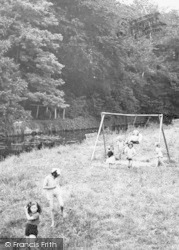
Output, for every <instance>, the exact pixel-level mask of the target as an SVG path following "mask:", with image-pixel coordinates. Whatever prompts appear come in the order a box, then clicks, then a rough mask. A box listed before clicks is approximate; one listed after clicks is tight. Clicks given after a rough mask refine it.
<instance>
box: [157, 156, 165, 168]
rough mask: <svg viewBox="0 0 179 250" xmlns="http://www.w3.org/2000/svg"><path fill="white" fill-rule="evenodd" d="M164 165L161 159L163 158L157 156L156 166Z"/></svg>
mask: <svg viewBox="0 0 179 250" xmlns="http://www.w3.org/2000/svg"><path fill="white" fill-rule="evenodd" d="M164 165H165V163H164V161H163V158H162V157H158V158H157V167H159V166H164Z"/></svg>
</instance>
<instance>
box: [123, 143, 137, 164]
mask: <svg viewBox="0 0 179 250" xmlns="http://www.w3.org/2000/svg"><path fill="white" fill-rule="evenodd" d="M125 154H126V158H127V160H128V168H131V167H132V164H133V158H134V156H135V155H136V151H135V149H134V148H133V143H132V142H129V143H128V144H127V147H126V148H125Z"/></svg>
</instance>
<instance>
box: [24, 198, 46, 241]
mask: <svg viewBox="0 0 179 250" xmlns="http://www.w3.org/2000/svg"><path fill="white" fill-rule="evenodd" d="M41 212H42V209H41V207H40V205H39V204H38V203H37V202H29V203H28V204H27V206H25V214H26V218H27V223H26V228H25V236H26V238H36V237H37V235H38V230H37V226H38V224H39V222H40V214H41Z"/></svg>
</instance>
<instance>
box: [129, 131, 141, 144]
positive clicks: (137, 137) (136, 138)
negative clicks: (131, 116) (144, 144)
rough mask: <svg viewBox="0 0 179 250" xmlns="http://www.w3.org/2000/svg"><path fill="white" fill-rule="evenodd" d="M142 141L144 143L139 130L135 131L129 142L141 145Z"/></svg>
mask: <svg viewBox="0 0 179 250" xmlns="http://www.w3.org/2000/svg"><path fill="white" fill-rule="evenodd" d="M141 141H142V134H140V133H139V131H138V130H134V131H133V133H132V135H131V136H130V138H129V142H132V143H133V144H139V143H141Z"/></svg>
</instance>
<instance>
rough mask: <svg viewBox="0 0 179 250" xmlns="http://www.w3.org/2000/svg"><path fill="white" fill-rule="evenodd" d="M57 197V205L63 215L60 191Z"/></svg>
mask: <svg viewBox="0 0 179 250" xmlns="http://www.w3.org/2000/svg"><path fill="white" fill-rule="evenodd" d="M57 199H58V204H59V206H60V210H61V214H62V216H63V215H64V214H63V210H64V203H63V199H62V196H61V192H59V194H58V195H57Z"/></svg>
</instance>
